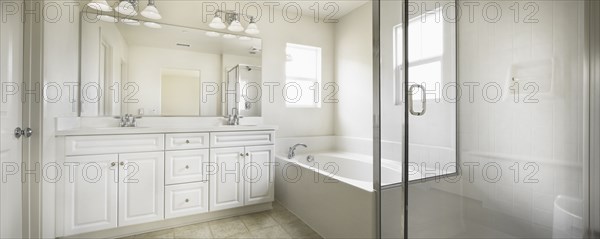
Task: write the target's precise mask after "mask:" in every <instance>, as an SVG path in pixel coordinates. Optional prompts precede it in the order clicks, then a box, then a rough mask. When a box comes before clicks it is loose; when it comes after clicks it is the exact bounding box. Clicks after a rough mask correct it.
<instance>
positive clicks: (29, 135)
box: [25, 128, 33, 138]
mask: <svg viewBox="0 0 600 239" xmlns="http://www.w3.org/2000/svg"><path fill="white" fill-rule="evenodd" d="M31 135H33V130H32V129H31V128H27V129H25V136H26V137H27V138H29V137H31Z"/></svg>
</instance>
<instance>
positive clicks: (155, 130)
mask: <svg viewBox="0 0 600 239" xmlns="http://www.w3.org/2000/svg"><path fill="white" fill-rule="evenodd" d="M276 129H277V126H273V125H256V126H249V125H219V126H202V127H193V128H172V127H169V128H165V127H143V126H141V127H99V128H74V129H66V130H57V131H56V134H55V135H56V136H79V135H118V134H164V133H206V132H232V131H261V130H276Z"/></svg>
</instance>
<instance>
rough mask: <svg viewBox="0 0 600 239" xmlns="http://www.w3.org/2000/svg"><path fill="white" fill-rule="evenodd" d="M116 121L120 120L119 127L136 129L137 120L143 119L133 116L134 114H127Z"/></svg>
mask: <svg viewBox="0 0 600 239" xmlns="http://www.w3.org/2000/svg"><path fill="white" fill-rule="evenodd" d="M115 118H116V119H119V120H120V122H119V126H121V127H136V126H137V122H136V121H135V119H141V118H142V117H141V116H133V115H132V114H125V115H123V116H117V117H115Z"/></svg>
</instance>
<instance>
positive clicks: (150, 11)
mask: <svg viewBox="0 0 600 239" xmlns="http://www.w3.org/2000/svg"><path fill="white" fill-rule="evenodd" d="M141 14H142V16H144V17H147V18H150V19H155V20H158V19H161V18H162V16H161V15H160V13H158V9H157V8H156V6H154V2H152V3H148V6H146V8H144V11H142V12H141Z"/></svg>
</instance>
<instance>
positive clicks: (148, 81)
mask: <svg viewBox="0 0 600 239" xmlns="http://www.w3.org/2000/svg"><path fill="white" fill-rule="evenodd" d="M128 66H129V68H128V72H129V78H128V81H129V82H134V83H135V84H137V85H138V86H139V92H138V93H137V94H136V95H135V98H136V99H138V100H139V103H125V102H124V107H125V108H126V109H127V112H128V113H130V114H135V115H137V114H138V111H139V109H144V115H160V112H161V110H160V102H161V79H160V78H161V70H162V69H186V70H199V71H200V81H201V82H203V83H207V82H214V83H217V84H220V80H221V71H220V69H221V56H220V55H216V54H208V53H200V52H192V51H183V50H172V49H161V48H153V47H145V46H130V47H129V62H128ZM219 100H220V97H219V96H217V95H210V96H207V101H206V102H201V104H200V114H201V115H203V116H216V115H219V114H218V107H219V105H218V104H219V103H218V102H219Z"/></svg>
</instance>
